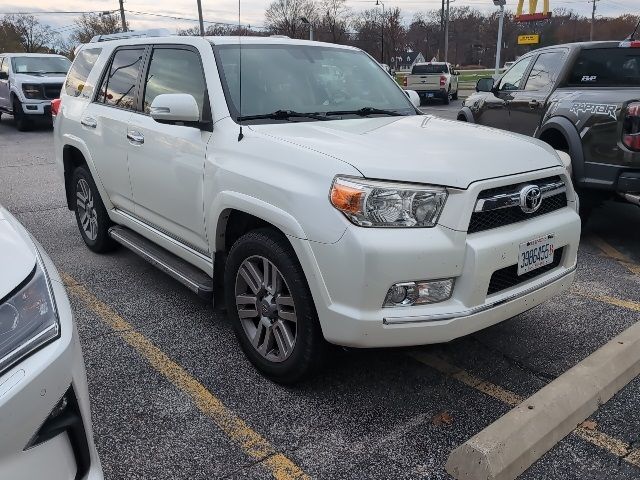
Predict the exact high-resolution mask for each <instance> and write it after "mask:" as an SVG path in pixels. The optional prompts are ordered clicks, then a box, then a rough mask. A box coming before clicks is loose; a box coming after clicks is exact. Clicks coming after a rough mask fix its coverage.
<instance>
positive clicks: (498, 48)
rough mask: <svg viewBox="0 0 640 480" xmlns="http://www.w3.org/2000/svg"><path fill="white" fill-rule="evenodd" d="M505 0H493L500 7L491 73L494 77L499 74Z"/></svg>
mask: <svg viewBox="0 0 640 480" xmlns="http://www.w3.org/2000/svg"><path fill="white" fill-rule="evenodd" d="M505 3H507V2H506V0H493V4H494V5H495V6H496V7H500V20H499V21H498V43H497V44H496V69H495V72H494V74H493V76H494V78H498V75H499V74H500V53H501V51H502V27H503V26H504V5H505Z"/></svg>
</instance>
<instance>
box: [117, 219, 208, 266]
mask: <svg viewBox="0 0 640 480" xmlns="http://www.w3.org/2000/svg"><path fill="white" fill-rule="evenodd" d="M114 211H115V212H116V213H118V214H120V215H122V216H124V217H127V218H128V219H129V220H131V221H132V222H136V223H137V224H138V225H140V226H142V227H144V228H147V229H149V230H152V231H153V232H154V233H156V234H158V235H161V236H164V237H165V238H166V240H169V241H170V242H172V243H173V244H175V245H177V246H179V247H182V248H184V249H185V250H187V251H188V252H189V253H191V254H193V255H197V256H199V257H201V258H202V259H203V260H206V261H207V262H209V263H213V262H212V260H211V257H210V256H209V252H206V251H204V250H202V249H200V248H198V247H196V246H195V245H191V244H190V243H189V242H185V241H184V240H182V239H181V238H177V237H176V236H175V235H173V234H171V233H169V232H167V231H166V230H165V229H164V228H160V227H158V226H156V225H150V224H148V223H147V222H146V221H144V220H142V219H141V218H140V217H138V216H137V215H135V214H133V213H130V212H126V211H124V210H120V209H118V208H115V209H114Z"/></svg>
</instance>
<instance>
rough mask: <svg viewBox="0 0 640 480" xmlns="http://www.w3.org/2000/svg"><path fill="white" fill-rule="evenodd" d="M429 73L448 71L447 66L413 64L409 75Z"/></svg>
mask: <svg viewBox="0 0 640 480" xmlns="http://www.w3.org/2000/svg"><path fill="white" fill-rule="evenodd" d="M429 73H449V69H448V68H447V66H446V65H445V64H444V63H443V64H440V65H438V64H435V65H433V64H431V65H414V67H413V70H411V75H423V74H429Z"/></svg>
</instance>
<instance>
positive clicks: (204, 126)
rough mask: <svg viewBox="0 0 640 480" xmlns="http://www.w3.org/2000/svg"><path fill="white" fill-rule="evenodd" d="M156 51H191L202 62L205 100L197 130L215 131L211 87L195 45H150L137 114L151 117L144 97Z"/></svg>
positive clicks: (142, 71)
mask: <svg viewBox="0 0 640 480" xmlns="http://www.w3.org/2000/svg"><path fill="white" fill-rule="evenodd" d="M155 49H166V50H189V51H191V52H193V53H195V54H196V55H197V57H198V60H199V62H200V71H201V72H202V78H203V79H204V87H205V88H204V98H203V102H202V112H200V117H201V120H200V122H198V125H197V128H200V129H201V130H206V131H208V132H212V131H213V114H212V109H211V100H210V98H209V86H208V84H207V76H206V74H205V70H204V63H202V55H201V54H200V50H198V49H197V48H196V47H194V46H193V45H187V44H184V43H153V44H150V45H149V51H148V52H147V56H146V58H145V59H144V63H143V65H142V70H141V75H140V85H139V89H138V92H139V95H138V97H137V98H136V109H135V110H134V112H135V113H137V114H138V115H144V116H146V117H148V116H149V114H148V113H146V112H145V111H144V96H145V93H146V90H147V74H148V73H149V67H150V66H151V60H152V59H153V51H154V50H155Z"/></svg>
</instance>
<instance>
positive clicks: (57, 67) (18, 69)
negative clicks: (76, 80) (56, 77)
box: [11, 57, 71, 74]
mask: <svg viewBox="0 0 640 480" xmlns="http://www.w3.org/2000/svg"><path fill="white" fill-rule="evenodd" d="M11 66H12V67H13V71H14V73H37V74H45V73H63V74H66V73H67V72H68V71H69V67H71V62H70V61H69V60H67V59H66V58H64V57H13V58H12V59H11Z"/></svg>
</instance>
